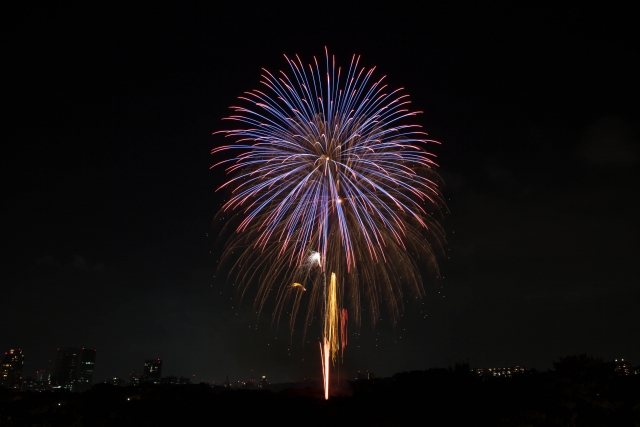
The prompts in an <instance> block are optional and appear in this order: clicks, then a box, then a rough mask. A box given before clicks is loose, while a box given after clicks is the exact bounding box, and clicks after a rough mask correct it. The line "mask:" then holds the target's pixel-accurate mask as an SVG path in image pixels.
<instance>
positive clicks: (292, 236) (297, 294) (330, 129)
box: [212, 53, 444, 351]
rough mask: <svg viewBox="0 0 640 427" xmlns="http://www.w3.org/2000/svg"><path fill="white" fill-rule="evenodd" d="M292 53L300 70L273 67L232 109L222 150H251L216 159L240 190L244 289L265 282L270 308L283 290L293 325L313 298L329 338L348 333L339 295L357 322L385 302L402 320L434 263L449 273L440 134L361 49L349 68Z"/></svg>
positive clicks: (262, 295) (262, 296)
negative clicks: (441, 260) (425, 125)
mask: <svg viewBox="0 0 640 427" xmlns="http://www.w3.org/2000/svg"><path fill="white" fill-rule="evenodd" d="M285 58H286V60H287V62H288V63H289V66H290V68H291V72H290V73H289V74H287V73H285V72H283V71H280V72H279V73H277V74H272V73H270V72H269V71H267V70H263V74H262V81H261V83H262V86H263V88H262V89H261V90H253V91H250V92H246V93H245V94H244V95H243V96H241V97H240V99H241V101H242V103H243V105H245V106H234V107H231V108H232V109H233V110H234V111H235V113H234V114H233V115H231V116H230V117H228V118H227V120H231V121H234V122H237V123H239V127H238V128H237V129H232V130H226V131H222V132H221V133H224V134H226V136H228V137H231V138H233V139H234V143H233V144H230V145H224V146H221V147H218V148H215V149H214V150H213V151H212V152H213V153H217V152H221V151H230V150H237V151H238V152H239V154H237V155H236V156H235V157H233V158H231V159H226V160H223V161H221V162H219V163H217V164H216V165H214V166H218V165H225V166H226V170H227V172H228V173H229V174H230V176H231V178H230V179H229V180H228V182H226V183H225V184H224V185H223V186H222V187H221V188H227V189H229V190H230V191H231V196H230V199H229V200H228V201H227V202H226V203H225V204H224V206H223V208H222V210H221V215H224V216H225V217H232V218H234V220H231V221H229V222H228V227H234V230H233V235H232V237H231V238H230V240H229V241H228V244H227V246H226V250H225V255H224V256H223V260H224V261H226V263H227V265H230V271H231V273H232V275H233V276H234V278H235V282H236V284H238V286H239V290H240V292H241V293H242V294H243V295H244V293H245V292H246V291H247V290H248V289H251V288H254V287H255V289H256V290H257V298H256V306H257V309H258V310H262V309H263V307H264V305H265V303H266V302H267V301H269V300H270V299H273V301H274V302H275V307H276V308H275V310H274V320H276V321H278V320H279V319H280V318H281V316H282V315H283V313H287V314H288V315H290V321H291V326H292V327H293V324H294V322H295V319H296V316H297V314H298V312H299V308H300V307H301V306H303V307H304V306H306V307H307V308H308V310H306V321H305V323H304V325H305V330H306V328H307V326H309V325H310V324H311V323H312V319H313V314H314V309H316V308H320V309H324V328H325V337H326V336H328V335H327V334H329V332H327V328H330V329H332V330H333V329H336V330H337V328H338V327H337V326H336V324H337V323H339V322H333V323H332V324H331V325H330V326H328V321H329V320H330V319H329V315H328V314H327V310H329V308H328V301H329V305H331V304H334V302H331V299H332V298H333V299H334V300H335V304H334V305H335V306H336V309H337V308H338V307H340V309H339V310H343V311H344V309H342V307H345V308H347V309H348V310H349V312H350V316H349V318H350V320H351V321H353V322H355V324H356V325H359V324H360V321H361V318H362V312H363V311H368V313H367V314H368V315H369V316H370V318H371V320H372V322H374V323H375V322H376V320H377V319H378V318H379V315H380V314H379V313H380V310H381V307H383V306H386V308H387V309H388V310H389V313H390V315H391V317H392V319H393V320H394V321H397V320H398V318H399V316H400V314H401V312H402V310H403V305H404V302H405V301H406V300H408V299H409V297H411V298H412V299H413V298H420V297H421V296H423V294H424V290H423V285H422V278H421V272H424V271H425V269H424V268H425V267H427V268H428V269H429V270H430V271H431V272H435V273H436V274H437V264H436V259H435V254H436V252H438V251H440V250H441V249H442V245H443V243H444V233H443V232H442V229H441V228H440V226H439V224H438V222H437V219H436V217H438V216H439V214H440V212H441V208H442V206H443V202H442V199H441V193H440V190H439V186H438V185H439V183H440V182H441V180H440V178H439V176H438V175H437V173H436V172H435V171H434V167H436V166H437V165H436V164H435V162H434V157H435V156H434V155H433V154H430V153H429V152H427V151H426V150H425V146H426V144H427V143H435V141H432V140H430V139H427V134H426V133H424V132H422V131H421V127H420V126H419V125H417V124H413V123H412V122H411V121H410V120H411V119H413V117H414V116H415V115H416V114H418V113H419V112H418V111H412V110H410V109H409V104H410V101H409V97H408V95H406V94H403V92H402V89H397V90H389V89H388V88H387V85H386V84H385V83H384V77H382V78H380V79H374V78H373V74H374V70H375V68H372V69H365V68H364V67H361V66H360V65H359V61H360V58H359V57H356V56H355V55H354V57H353V58H352V60H351V64H350V66H349V68H348V70H346V73H345V72H343V70H342V69H341V68H340V67H338V66H336V64H335V58H334V57H330V56H329V55H328V53H327V54H326V60H325V61H321V62H324V67H321V65H320V64H319V63H318V60H317V59H316V58H314V61H313V63H312V64H309V65H307V66H305V65H304V64H303V62H302V61H301V60H300V58H299V57H298V56H297V55H296V56H295V58H293V59H291V58H288V57H286V56H285ZM323 69H324V71H323ZM327 272H328V273H331V283H334V285H331V286H332V287H331V289H332V290H331V293H332V295H331V296H330V297H329V300H328V296H327V289H328V288H329V280H328V279H327ZM335 283H338V284H339V286H338V285H335ZM345 320H346V312H345V316H344V317H343V323H344V321H345ZM343 327H344V325H343ZM331 333H332V334H334V335H335V334H337V332H335V333H334V332H331ZM332 351H333V350H332Z"/></svg>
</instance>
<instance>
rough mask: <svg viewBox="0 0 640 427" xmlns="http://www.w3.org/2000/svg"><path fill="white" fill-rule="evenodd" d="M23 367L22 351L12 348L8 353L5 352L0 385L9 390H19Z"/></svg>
mask: <svg viewBox="0 0 640 427" xmlns="http://www.w3.org/2000/svg"><path fill="white" fill-rule="evenodd" d="M23 365H24V353H23V352H22V350H20V349H19V348H17V349H14V348H12V349H11V350H9V351H5V352H4V359H3V361H2V371H1V373H0V385H1V386H3V387H6V388H9V389H13V390H20V387H21V386H22V366H23Z"/></svg>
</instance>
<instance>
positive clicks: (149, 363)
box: [140, 358, 162, 384]
mask: <svg viewBox="0 0 640 427" xmlns="http://www.w3.org/2000/svg"><path fill="white" fill-rule="evenodd" d="M161 378H162V360H160V359H159V358H158V359H148V360H145V361H144V373H143V374H142V378H141V379H140V382H143V383H153V384H160V379H161Z"/></svg>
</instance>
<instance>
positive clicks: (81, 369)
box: [54, 347, 96, 392]
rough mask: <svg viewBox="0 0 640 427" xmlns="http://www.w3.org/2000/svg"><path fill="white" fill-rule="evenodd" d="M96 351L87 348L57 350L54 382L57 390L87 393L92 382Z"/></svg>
mask: <svg viewBox="0 0 640 427" xmlns="http://www.w3.org/2000/svg"><path fill="white" fill-rule="evenodd" d="M95 361H96V351H95V350H90V349H88V348H74V347H70V348H59V349H58V361H57V363H56V371H55V375H54V382H55V385H56V387H58V388H66V389H68V390H71V391H73V392H82V391H87V390H88V389H89V388H91V382H92V381H93V369H94V365H95Z"/></svg>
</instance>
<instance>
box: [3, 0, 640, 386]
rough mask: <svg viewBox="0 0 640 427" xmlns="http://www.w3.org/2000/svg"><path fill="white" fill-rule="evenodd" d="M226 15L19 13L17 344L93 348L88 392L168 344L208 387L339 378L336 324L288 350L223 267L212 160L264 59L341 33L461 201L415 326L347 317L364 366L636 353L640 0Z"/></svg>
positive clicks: (14, 153) (10, 272)
mask: <svg viewBox="0 0 640 427" xmlns="http://www.w3.org/2000/svg"><path fill="white" fill-rule="evenodd" d="M232 3H233V4H232ZM415 3H416V4H417V3H418V2H415ZM442 3H444V4H442ZM209 5H210V6H209V8H205V9H185V8H183V7H163V6H159V5H158V6H154V7H152V8H137V7H133V6H126V7H117V6H114V5H112V4H108V3H104V4H103V5H101V6H96V5H93V6H86V5H79V6H75V7H73V8H71V7H70V8H68V9H64V8H60V7H57V5H50V6H48V7H49V8H44V9H36V8H35V6H32V7H34V8H30V9H23V10H20V11H14V12H13V13H12V14H8V15H7V16H5V21H7V23H6V25H5V31H4V33H5V43H4V46H5V49H4V51H3V56H4V58H3V59H4V60H3V63H4V67H3V68H4V70H5V73H6V71H7V70H8V76H6V77H5V80H4V87H3V100H4V105H5V107H4V108H3V110H4V114H3V123H4V124H3V129H4V130H3V138H2V140H3V148H4V155H3V156H2V159H3V163H4V165H3V168H2V169H3V174H4V178H3V188H4V190H3V193H4V197H3V204H2V205H3V211H4V215H3V217H4V218H5V220H4V226H3V230H4V231H3V239H2V242H3V244H2V254H3V255H2V257H1V259H2V270H1V271H2V285H1V286H2V288H1V289H0V292H1V293H0V347H1V348H0V350H2V351H6V350H8V349H9V348H16V347H19V348H22V349H23V350H24V352H25V355H26V364H25V371H24V374H25V375H34V373H35V370H36V369H44V368H49V369H52V368H53V366H52V365H51V364H50V363H49V362H48V360H50V359H53V358H54V356H55V353H56V348H58V347H63V346H78V347H89V348H95V349H97V358H96V375H95V377H94V382H96V381H101V380H104V379H106V378H108V377H110V376H112V375H117V376H127V375H128V373H129V372H130V371H132V370H135V371H136V372H141V370H142V363H143V360H144V359H146V358H158V357H160V358H162V359H163V361H164V366H163V374H164V375H172V374H173V375H177V376H180V375H185V376H187V375H189V376H191V375H195V377H194V378H195V379H196V380H197V381H199V380H201V379H203V380H217V381H223V380H224V375H226V374H228V375H229V378H230V379H231V380H235V379H240V380H246V379H248V377H249V371H250V370H251V369H253V370H254V371H255V373H256V375H267V376H268V377H269V379H270V381H272V382H274V381H275V382H279V381H289V380H300V379H302V378H304V377H313V376H315V377H319V376H320V375H321V373H320V371H319V370H320V365H319V355H318V350H317V337H316V335H317V333H318V330H315V332H312V333H310V343H308V344H306V343H305V345H304V346H303V345H302V341H301V340H300V339H299V338H294V339H293V342H292V341H291V340H290V339H289V332H288V326H287V325H285V324H282V325H280V327H279V328H278V327H276V326H271V325H270V318H269V313H268V312H267V313H265V314H263V316H261V317H260V318H259V319H258V318H257V317H256V314H255V313H254V312H253V311H252V304H251V303H252V301H250V300H248V301H244V302H242V304H240V305H238V301H237V299H236V298H235V293H234V290H233V286H232V285H231V283H232V281H230V280H226V279H225V278H224V277H223V278H220V277H217V278H214V276H215V275H216V260H217V254H218V253H219V247H220V243H219V242H218V241H217V239H216V236H215V230H214V229H212V220H213V217H214V216H215V214H216V212H217V209H218V208H219V206H220V203H221V201H222V199H221V195H220V194H219V193H216V192H215V190H216V188H217V187H218V186H219V185H220V184H221V183H222V182H223V181H224V175H223V173H221V171H220V170H214V171H210V170H209V166H210V165H211V164H212V163H213V158H212V156H211V155H210V154H209V152H210V150H211V149H212V148H213V147H216V146H217V145H219V144H221V142H222V138H221V137H220V136H212V132H214V131H218V130H221V129H225V124H224V123H223V122H222V121H221V118H223V117H225V116H226V115H228V114H230V111H231V110H229V109H228V107H229V106H230V105H233V104H235V103H236V97H237V96H239V95H240V94H242V93H243V92H244V91H246V90H250V89H253V88H256V87H258V85H259V77H260V72H261V71H260V70H261V68H262V67H265V68H267V69H269V70H273V71H277V70H279V69H286V67H287V64H286V62H285V60H284V58H283V56H282V55H283V54H288V55H293V54H296V53H297V54H299V55H300V56H301V58H302V59H303V61H305V62H309V61H311V60H312V57H313V55H317V56H322V55H323V54H324V47H325V46H327V47H328V48H329V50H330V52H331V53H334V54H335V55H336V56H337V59H338V62H340V63H341V64H343V65H347V64H348V62H349V61H350V58H351V55H352V54H353V53H357V54H360V55H362V59H361V62H362V63H363V64H364V65H365V66H368V67H371V66H377V74H376V75H378V76H382V75H387V76H388V77H387V78H388V82H389V84H390V85H391V86H392V87H404V88H406V91H407V93H409V94H410V95H411V99H412V101H413V108H414V109H417V110H421V111H424V114H422V115H420V116H419V117H418V122H419V123H420V124H422V125H423V126H424V129H425V130H426V131H427V132H429V134H430V136H431V137H432V138H434V139H436V140H438V141H441V142H442V145H441V146H437V147H436V148H433V152H435V154H437V156H438V163H439V164H440V166H441V168H440V173H441V175H442V176H443V178H444V179H445V181H446V183H447V186H446V187H445V188H444V190H443V191H444V195H445V198H446V200H447V203H448V206H449V208H450V210H451V215H449V216H448V217H447V218H446V220H445V221H444V222H443V226H444V228H445V230H446V232H447V240H448V246H447V256H446V257H443V258H442V259H441V260H440V266H441V269H442V273H443V276H444V277H443V278H442V279H441V280H436V279H434V278H427V279H426V280H425V289H426V293H427V298H426V299H425V300H424V305H422V306H420V307H413V308H409V309H408V310H407V312H406V313H405V315H404V317H403V320H402V322H401V323H400V325H399V326H398V327H397V328H396V330H395V331H394V330H393V329H392V328H391V327H389V326H388V325H385V323H384V318H383V321H382V322H380V324H379V325H377V326H376V328H375V329H372V327H371V326H370V325H367V324H365V325H364V326H363V327H362V329H361V331H360V333H361V335H360V336H358V335H356V334H355V330H352V331H353V332H354V334H353V335H352V339H351V341H350V345H349V347H348V348H347V353H346V359H347V360H346V365H345V366H344V372H345V375H349V376H352V375H353V373H354V372H355V370H356V369H369V370H372V371H374V372H375V373H376V375H378V376H388V375H391V374H393V373H395V372H399V371H404V370H414V369H427V368H431V367H446V366H450V365H453V364H454V363H456V362H469V363H470V364H471V366H473V367H490V366H513V365H516V364H520V365H525V366H529V367H535V368H538V369H548V368H551V367H552V362H553V361H554V360H558V358H559V357H560V356H566V355H568V354H577V353H587V354H590V355H593V356H596V357H602V358H604V359H606V360H611V359H614V358H625V360H629V361H631V363H632V364H634V365H635V364H639V363H640V339H639V334H638V325H640V311H639V310H638V306H639V305H640V304H639V303H640V288H639V286H638V283H640V278H639V273H638V260H639V259H640V245H639V241H640V239H639V225H638V219H639V218H640V204H639V202H638V194H640V185H639V183H640V180H639V174H638V156H639V153H640V151H639V143H638V130H639V129H640V128H639V125H640V107H639V104H638V100H639V99H640V85H639V84H638V76H640V66H639V62H640V61H639V55H638V46H637V42H636V40H637V22H635V21H636V19H635V15H634V14H632V13H631V11H630V10H625V9H616V8H614V7H613V5H612V3H602V4H601V5H600V6H597V7H596V6H593V7H592V8H587V6H586V5H584V4H583V5H582V6H580V7H578V8H575V7H569V6H563V5H561V4H553V5H552V6H549V7H545V6H542V5H541V3H539V2H522V3H521V2H518V3H517V4H515V3H514V4H513V5H512V6H509V7H507V8H504V7H498V6H495V5H491V4H490V3H483V2H475V3H474V6H472V7H468V6H465V5H463V4H461V3H454V2H440V3H438V4H437V5H433V6H420V7H417V6H415V5H412V4H411V3H409V2H407V3H404V2H388V3H387V4H384V5H383V4H379V5H378V6H376V7H373V5H372V3H370V6H368V7H362V6H357V5H355V4H352V5H340V6H338V5H337V4H336V5H331V4H330V3H324V2H322V3H314V7H313V8H311V7H309V8H307V7H302V6H300V4H299V3H291V4H288V5H285V4H284V3H282V4H279V5H275V4H271V5H269V4H268V3H267V2H260V3H256V4H252V3H248V2H227V3H224V4H223V3H217V2H209ZM303 359H304V360H303Z"/></svg>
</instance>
